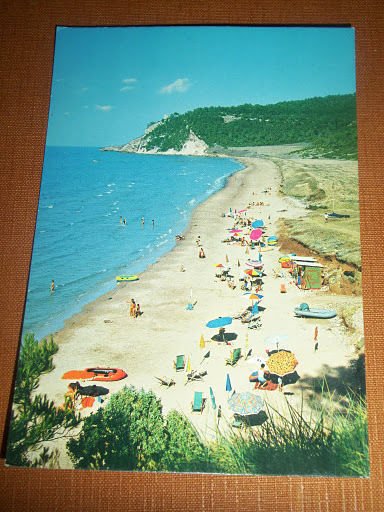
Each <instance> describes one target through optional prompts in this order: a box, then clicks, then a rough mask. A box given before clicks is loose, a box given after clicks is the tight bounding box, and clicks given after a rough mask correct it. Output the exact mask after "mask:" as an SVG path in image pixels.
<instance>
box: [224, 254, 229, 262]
mask: <svg viewBox="0 0 384 512" xmlns="http://www.w3.org/2000/svg"><path fill="white" fill-rule="evenodd" d="M225 261H226V262H227V263H229V258H228V254H226V255H225Z"/></svg>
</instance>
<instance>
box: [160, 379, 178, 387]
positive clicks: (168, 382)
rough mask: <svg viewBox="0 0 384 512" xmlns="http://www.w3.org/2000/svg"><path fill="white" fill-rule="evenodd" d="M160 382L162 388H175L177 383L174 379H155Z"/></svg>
mask: <svg viewBox="0 0 384 512" xmlns="http://www.w3.org/2000/svg"><path fill="white" fill-rule="evenodd" d="M155 378H156V379H157V380H158V381H159V382H160V385H161V386H166V387H167V388H170V387H171V386H174V385H175V384H176V382H175V381H174V380H173V379H169V378H168V377H155Z"/></svg>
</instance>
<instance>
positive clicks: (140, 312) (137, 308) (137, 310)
mask: <svg viewBox="0 0 384 512" xmlns="http://www.w3.org/2000/svg"><path fill="white" fill-rule="evenodd" d="M142 314H143V312H142V311H141V308H140V304H138V305H137V306H136V318H138V317H139V316H140V315H142Z"/></svg>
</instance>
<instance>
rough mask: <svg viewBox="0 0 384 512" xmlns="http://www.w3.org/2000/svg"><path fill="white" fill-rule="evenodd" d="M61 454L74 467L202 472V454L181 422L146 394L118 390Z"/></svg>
mask: <svg viewBox="0 0 384 512" xmlns="http://www.w3.org/2000/svg"><path fill="white" fill-rule="evenodd" d="M67 449H68V452H69V455H70V457H71V460H72V461H73V462H74V464H75V467H76V468H82V469H85V468H89V469H115V470H139V471H207V468H208V466H209V464H208V462H207V461H208V450H207V448H206V447H205V445H204V443H203V442H202V441H201V439H200V436H199V434H198V433H197V432H196V430H195V428H194V427H193V426H192V425H191V423H190V422H189V421H188V419H187V418H185V417H184V416H182V415H181V414H180V413H178V412H176V411H171V412H170V413H169V414H168V416H167V417H166V418H164V417H163V414H162V405H161V401H160V400H159V399H158V398H157V397H156V396H155V395H154V393H153V392H152V391H148V392H147V391H144V390H140V391H138V390H136V389H135V388H133V387H130V388H127V387H125V388H123V389H122V390H121V391H119V392H118V393H116V394H114V395H113V396H112V397H111V400H110V402H109V403H108V404H107V405H106V407H105V408H104V409H99V410H98V411H97V412H96V413H95V414H92V415H91V416H89V417H88V418H86V419H85V420H84V423H83V427H82V430H81V432H80V434H79V435H78V437H77V438H76V439H75V438H73V439H70V440H69V441H68V443H67Z"/></svg>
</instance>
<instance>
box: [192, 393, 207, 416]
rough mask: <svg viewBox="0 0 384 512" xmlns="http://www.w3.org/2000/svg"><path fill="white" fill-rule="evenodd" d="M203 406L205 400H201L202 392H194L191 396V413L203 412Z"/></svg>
mask: <svg viewBox="0 0 384 512" xmlns="http://www.w3.org/2000/svg"><path fill="white" fill-rule="evenodd" d="M204 405H205V399H204V398H203V392H202V391H195V394H194V396H193V403H192V412H200V413H202V412H203V409H204Z"/></svg>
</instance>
